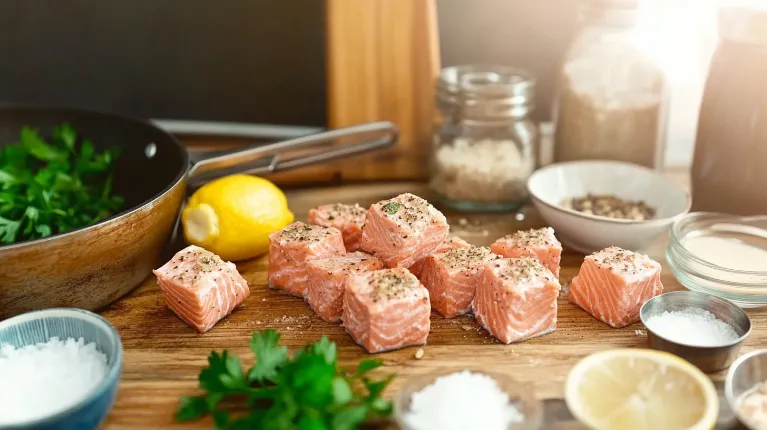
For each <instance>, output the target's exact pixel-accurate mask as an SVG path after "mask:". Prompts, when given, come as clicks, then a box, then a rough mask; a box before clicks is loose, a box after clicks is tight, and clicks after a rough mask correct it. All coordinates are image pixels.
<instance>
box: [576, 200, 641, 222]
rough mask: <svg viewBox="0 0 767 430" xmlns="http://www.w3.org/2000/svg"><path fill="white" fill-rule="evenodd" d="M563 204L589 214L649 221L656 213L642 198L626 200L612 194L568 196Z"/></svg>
mask: <svg viewBox="0 0 767 430" xmlns="http://www.w3.org/2000/svg"><path fill="white" fill-rule="evenodd" d="M561 205H562V206H563V207H565V208H567V209H572V210H574V211H578V212H581V213H584V214H587V215H596V216H602V217H607V218H614V219H623V220H630V221H648V220H651V219H653V218H655V214H656V209H655V208H654V207H652V206H650V205H648V204H647V203H645V202H644V201H642V200H638V201H633V200H626V199H622V198H620V197H617V196H614V195H612V194H607V195H596V194H586V196H583V197H572V198H567V199H564V200H563V201H562V203H561Z"/></svg>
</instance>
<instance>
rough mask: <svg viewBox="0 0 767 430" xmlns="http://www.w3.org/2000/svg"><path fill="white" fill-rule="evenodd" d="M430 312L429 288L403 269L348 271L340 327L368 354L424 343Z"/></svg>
mask: <svg viewBox="0 0 767 430" xmlns="http://www.w3.org/2000/svg"><path fill="white" fill-rule="evenodd" d="M430 314H431V305H430V304H429V290H427V289H426V288H425V287H424V286H423V285H421V283H420V282H419V281H418V278H416V277H415V275H413V274H412V273H410V272H408V270H407V269H403V268H395V269H383V270H376V271H375V272H367V273H363V274H360V275H350V276H349V278H348V279H347V281H346V292H345V293H344V308H343V316H342V319H343V322H344V327H346V331H347V332H349V334H350V335H351V336H352V338H353V339H354V341H355V342H357V343H358V344H359V345H361V346H362V347H363V348H365V350H367V352H369V353H371V354H372V353H376V352H383V351H390V350H393V349H398V348H403V347H406V346H411V345H423V344H425V343H426V338H427V337H428V336H429V329H430V328H431V321H430V319H429V317H430Z"/></svg>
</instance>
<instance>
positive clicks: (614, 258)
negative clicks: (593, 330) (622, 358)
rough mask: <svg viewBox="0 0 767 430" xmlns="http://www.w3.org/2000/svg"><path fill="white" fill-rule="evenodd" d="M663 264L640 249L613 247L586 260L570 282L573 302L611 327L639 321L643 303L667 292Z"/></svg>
mask: <svg viewBox="0 0 767 430" xmlns="http://www.w3.org/2000/svg"><path fill="white" fill-rule="evenodd" d="M660 269H661V265H660V263H658V262H657V261H654V260H653V259H651V258H650V257H648V256H646V255H644V254H639V253H637V252H632V251H626V250H625V249H621V248H618V247H616V246H611V247H609V248H605V249H603V250H601V251H597V252H595V253H593V254H591V255H589V256H587V257H586V258H585V259H584V260H583V264H582V265H581V270H580V271H579V272H578V276H576V277H575V278H573V280H572V281H571V282H570V301H571V302H573V303H574V304H576V305H577V306H578V307H580V308H581V309H583V310H585V311H586V312H588V313H590V314H591V315H592V316H593V317H594V318H596V319H598V320H600V321H602V322H604V323H606V324H608V325H610V326H611V327H616V328H619V327H625V326H627V325H630V324H633V323H635V322H637V321H639V309H640V308H641V307H642V305H643V304H644V303H645V302H646V301H648V300H650V299H651V298H653V297H655V296H657V295H658V294H660V293H662V292H663V284H662V283H661V281H660Z"/></svg>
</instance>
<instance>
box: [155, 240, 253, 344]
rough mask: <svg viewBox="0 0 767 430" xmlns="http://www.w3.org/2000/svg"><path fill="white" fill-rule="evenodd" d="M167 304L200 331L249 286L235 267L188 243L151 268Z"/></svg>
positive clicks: (243, 296)
mask: <svg viewBox="0 0 767 430" xmlns="http://www.w3.org/2000/svg"><path fill="white" fill-rule="evenodd" d="M152 272H153V273H154V274H155V276H157V283H158V284H159V285H160V291H162V295H163V297H164V298H165V303H166V304H167V305H168V307H169V308H170V309H171V310H172V311H173V312H175V313H176V315H178V317H179V318H181V319H182V320H183V321H184V322H186V323H187V324H189V325H190V326H192V327H193V328H194V329H196V330H197V331H198V332H200V333H205V332H207V331H208V330H210V329H211V328H212V327H213V326H214V325H215V324H216V323H217V322H219V321H220V320H221V319H222V318H224V317H225V316H227V315H229V314H230V313H232V311H233V310H234V308H236V307H237V306H238V305H239V304H240V303H242V302H243V301H244V300H245V299H246V298H247V297H248V295H250V289H249V288H248V283H247V282H246V281H245V279H243V278H242V276H240V273H239V272H237V267H236V266H235V265H234V264H232V263H230V262H228V261H224V260H222V259H221V257H219V256H218V255H216V254H214V253H212V252H210V251H207V250H205V249H202V248H200V247H198V246H194V245H191V246H188V247H186V248H185V249H182V250H181V251H179V252H178V253H177V254H176V255H175V256H174V257H173V258H171V260H170V261H168V262H167V263H165V264H164V265H163V266H162V267H160V268H159V269H156V270H153V271H152Z"/></svg>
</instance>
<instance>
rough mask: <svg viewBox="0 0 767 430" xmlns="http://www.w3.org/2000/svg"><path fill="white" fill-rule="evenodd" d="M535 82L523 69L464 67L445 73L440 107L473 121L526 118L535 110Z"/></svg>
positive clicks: (439, 85) (439, 94)
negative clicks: (480, 119)
mask: <svg viewBox="0 0 767 430" xmlns="http://www.w3.org/2000/svg"><path fill="white" fill-rule="evenodd" d="M534 91H535V79H533V77H532V75H531V74H530V73H529V72H527V71H525V70H522V69H517V68H514V67H506V66H490V65H488V66H483V65H464V66H452V67H446V68H444V69H442V70H441V71H440V73H439V77H438V79H437V104H438V105H439V106H440V107H445V108H447V109H453V108H456V107H457V108H459V109H460V110H461V113H462V114H463V115H464V116H466V117H469V118H515V117H524V116H526V115H527V114H529V113H530V111H532V110H533V107H534V99H533V98H534Z"/></svg>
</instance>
